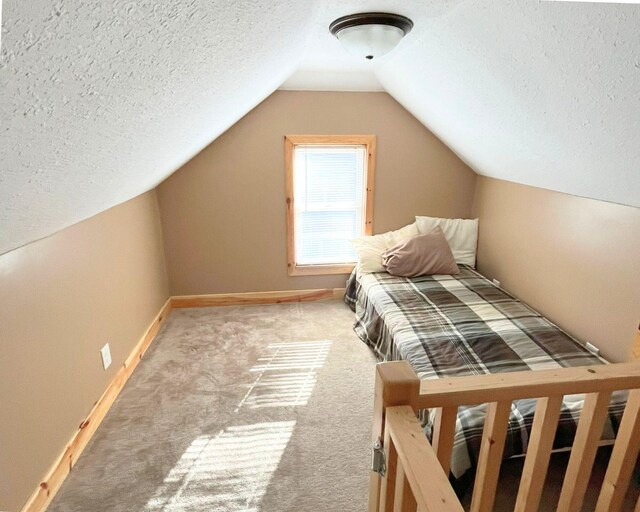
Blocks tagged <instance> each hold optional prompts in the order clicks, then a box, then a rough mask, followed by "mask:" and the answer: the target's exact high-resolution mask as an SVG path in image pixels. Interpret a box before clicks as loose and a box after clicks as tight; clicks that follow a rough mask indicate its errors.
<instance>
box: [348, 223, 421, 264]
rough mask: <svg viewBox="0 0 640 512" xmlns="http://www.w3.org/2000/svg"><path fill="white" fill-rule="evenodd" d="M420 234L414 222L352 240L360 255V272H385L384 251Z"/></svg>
mask: <svg viewBox="0 0 640 512" xmlns="http://www.w3.org/2000/svg"><path fill="white" fill-rule="evenodd" d="M419 234H420V232H419V231H418V226H416V223H415V222H414V223H413V224H409V225H408V226H405V227H403V228H400V229H397V230H395V231H387V232H386V233H382V234H380V235H374V236H363V237H360V238H356V239H355V240H351V243H352V244H353V248H354V249H355V251H356V254H357V255H358V272H384V271H385V270H384V267H383V266H382V253H383V252H385V251H386V250H387V249H391V248H392V247H394V246H396V245H398V244H399V243H400V242H404V241H405V240H407V239H409V238H411V237H412V236H416V235H419Z"/></svg>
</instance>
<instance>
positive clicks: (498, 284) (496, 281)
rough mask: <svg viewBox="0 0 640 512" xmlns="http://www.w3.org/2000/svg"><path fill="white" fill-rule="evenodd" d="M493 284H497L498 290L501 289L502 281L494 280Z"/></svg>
mask: <svg viewBox="0 0 640 512" xmlns="http://www.w3.org/2000/svg"><path fill="white" fill-rule="evenodd" d="M491 282H492V283H493V284H495V285H496V286H497V287H498V288H500V281H498V280H497V279H493V280H492V281H491Z"/></svg>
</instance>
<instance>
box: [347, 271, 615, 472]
mask: <svg viewBox="0 0 640 512" xmlns="http://www.w3.org/2000/svg"><path fill="white" fill-rule="evenodd" d="M345 302H347V304H348V305H349V306H350V307H351V308H352V309H353V310H354V311H355V316H356V319H355V326H354V330H355V332H356V333H357V335H358V336H359V338H360V339H361V340H362V341H363V342H364V343H366V344H367V345H368V346H369V347H370V348H371V349H372V350H373V351H374V353H375V354H376V356H377V357H378V359H379V360H381V361H398V360H405V361H407V362H409V363H410V365H411V366H412V368H413V369H414V371H415V372H416V374H417V375H418V377H419V378H420V379H421V380H423V379H440V378H444V377H456V376H463V375H480V374H488V373H500V372H514V371H530V370H544V369H554V368H560V367H577V366H591V365H602V364H606V363H607V362H606V361H605V360H604V359H602V358H600V357H599V356H597V355H595V354H593V353H591V352H589V351H588V350H587V349H586V348H585V347H584V346H582V345H581V344H579V343H578V342H577V341H576V340H575V339H573V338H572V337H571V336H569V335H568V334H567V333H565V332H564V331H562V330H561V329H560V328H559V327H557V326H556V325H554V324H553V323H552V322H550V321H549V320H548V319H546V318H545V317H543V316H542V315H540V314H539V313H537V312H536V311H534V310H533V309H532V308H530V307H529V306H527V305H526V304H524V303H523V302H521V301H519V300H518V299H516V298H514V297H513V296H511V295H509V294H508V293H507V292H505V291H504V290H502V289H501V288H499V287H497V286H495V285H494V284H493V283H491V282H490V281H489V280H488V279H486V278H485V277H484V276H482V275H481V274H479V273H478V272H477V271H476V270H474V269H473V268H471V267H470V266H466V265H460V273H459V274H457V275H454V276H451V275H434V276H421V277H416V278H403V277H394V276H391V275H390V274H387V273H386V272H375V273H367V274H358V273H357V272H355V271H354V273H352V275H351V276H350V278H349V280H348V282H347V289H346V293H345ZM625 401H626V392H616V393H614V395H613V397H612V399H611V402H610V406H609V415H608V418H607V420H606V423H605V428H604V434H603V437H602V438H603V440H608V439H613V438H615V435H616V432H617V429H618V425H619V422H620V418H621V416H622V412H623V410H624V406H625ZM535 404H536V400H533V399H531V400H529V399H526V400H517V401H515V402H513V404H512V407H511V414H510V418H509V427H508V432H507V438H506V442H505V449H504V457H505V458H507V457H514V456H520V455H523V454H525V452H526V449H527V444H528V439H529V435H530V433H531V427H532V423H533V417H534V412H535ZM583 404H584V395H567V396H565V397H564V400H563V407H562V413H561V417H560V420H559V423H558V429H557V431H556V437H555V441H554V449H556V450H557V449H563V448H568V447H570V446H571V445H572V444H573V438H574V436H575V431H576V426H577V420H578V418H579V415H580V412H581V410H582V407H583ZM434 414H435V411H433V410H432V411H421V412H420V414H419V417H420V420H421V423H422V427H423V430H424V431H425V433H426V435H427V437H429V438H430V437H431V430H432V425H433V419H434ZM485 415H486V404H482V405H471V406H463V407H460V408H459V410H458V418H457V423H456V432H455V437H454V447H453V455H452V461H451V473H452V476H453V477H454V479H459V478H461V477H462V476H463V475H464V474H465V473H466V472H467V471H468V470H469V469H473V468H475V467H476V463H477V459H478V453H479V450H480V443H481V438H482V429H483V425H484V418H485Z"/></svg>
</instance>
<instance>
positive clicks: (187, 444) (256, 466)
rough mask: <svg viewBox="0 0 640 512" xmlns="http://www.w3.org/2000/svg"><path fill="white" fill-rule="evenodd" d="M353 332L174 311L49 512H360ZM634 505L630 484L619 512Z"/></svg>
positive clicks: (364, 418)
mask: <svg viewBox="0 0 640 512" xmlns="http://www.w3.org/2000/svg"><path fill="white" fill-rule="evenodd" d="M352 324H353V313H352V312H351V311H350V310H349V309H348V308H347V307H346V306H345V305H344V304H343V303H342V302H341V301H337V300H336V301H323V302H308V303H297V304H280V305H267V306H244V307H218V308H203V309H184V310H174V311H173V312H172V313H171V314H170V316H169V318H168V320H167V322H166V324H165V326H164V327H163V329H162V330H161V332H160V333H159V334H158V336H157V338H156V340H155V341H154V343H153V344H152V346H151V348H150V349H149V350H148V352H147V354H146V355H145V357H144V358H143V360H142V361H141V363H140V365H139V366H138V368H137V369H136V371H135V372H134V374H133V375H132V377H131V378H130V380H129V382H128V383H127V385H126V386H125V388H124V389H123V391H122V393H121V394H120V396H119V397H118V399H117V400H116V402H115V403H114V405H113V407H112V408H111V410H110V411H109V413H108V415H107V417H106V418H105V419H104V421H103V423H102V425H101V426H100V428H99V429H98V431H97V432H96V434H95V436H94V438H93V439H92V441H91V442H90V443H89V445H88V446H87V448H86V449H85V451H84V453H83V454H82V456H81V457H80V459H79V461H78V463H77V464H76V466H75V467H74V469H73V471H72V472H71V474H70V475H69V477H68V478H67V480H66V481H65V483H64V484H63V486H62V488H61V490H60V491H59V493H58V495H57V496H56V497H55V499H54V500H53V503H52V505H51V506H50V508H49V511H50V512H103V511H104V512H106V511H109V512H124V511H127V512H138V511H142V512H183V511H185V512H186V511H189V512H192V511H194V512H195V511H215V512H238V511H243V512H244V511H255V512H258V511H260V512H276V511H277V512H289V511H291V512H293V511H296V512H297V511H301V512H306V511H327V512H343V511H344V512H350V511H353V512H356V511H358V512H363V511H364V510H366V502H367V485H368V478H369V463H370V443H369V436H370V428H371V413H372V405H373V384H374V365H375V360H374V357H373V355H372V353H371V352H370V351H369V349H368V348H367V347H366V346H365V345H364V344H363V343H362V342H361V341H360V340H359V339H358V338H357V337H356V335H355V334H354V333H353V330H352ZM607 455H608V453H607V451H606V449H605V450H600V452H599V454H598V461H597V464H596V467H595V469H594V473H593V478H592V482H593V484H594V485H593V486H590V489H589V490H588V492H587V496H586V500H585V501H586V509H588V510H593V506H594V505H595V501H596V499H597V494H596V493H595V492H594V490H595V489H599V487H600V482H601V481H602V477H603V474H604V468H605V467H606V459H607ZM567 458H568V457H567V454H557V455H554V456H553V457H552V462H551V466H550V469H549V475H548V478H547V486H546V489H545V494H544V497H543V500H542V503H541V507H540V510H541V511H543V512H546V511H552V510H555V504H556V503H557V498H558V495H559V492H560V487H561V485H562V479H563V474H564V469H565V467H566V461H567ZM521 467H522V460H511V461H505V462H504V463H503V465H502V470H501V482H500V485H499V488H498V493H497V497H496V505H495V508H494V511H499V512H502V511H507V510H513V504H514V502H515V496H516V493H517V489H518V485H519V476H520V473H521ZM470 494H471V493H470V492H468V493H467V494H466V495H465V496H464V497H463V499H462V502H463V504H464V505H465V508H466V509H468V507H469V503H470V498H471V496H470ZM637 495H638V477H637V475H636V476H635V478H634V482H633V486H632V489H631V490H630V493H629V496H627V500H626V501H625V504H624V508H623V510H633V504H634V503H635V499H636V496H637Z"/></svg>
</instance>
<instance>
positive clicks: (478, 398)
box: [383, 361, 640, 409]
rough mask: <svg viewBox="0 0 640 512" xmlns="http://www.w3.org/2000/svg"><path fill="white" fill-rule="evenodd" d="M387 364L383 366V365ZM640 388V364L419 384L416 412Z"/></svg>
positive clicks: (471, 376)
mask: <svg viewBox="0 0 640 512" xmlns="http://www.w3.org/2000/svg"><path fill="white" fill-rule="evenodd" d="M383 364H384V363H383ZM638 388H640V361H634V362H630V363H615V364H604V365H597V366H580V367H575V368H555V369H552V370H535V371H526V372H510V373H493V374H483V375H470V376H463V377H451V378H442V379H427V380H421V381H420V394H419V396H418V397H417V398H414V400H415V403H413V402H414V401H412V405H413V406H414V407H415V408H418V409H422V408H431V407H457V406H460V405H475V404H482V403H488V402H503V401H513V400H520V399H525V398H541V397H549V396H558V395H573V394H578V393H596V392H600V391H617V390H628V389H638Z"/></svg>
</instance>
